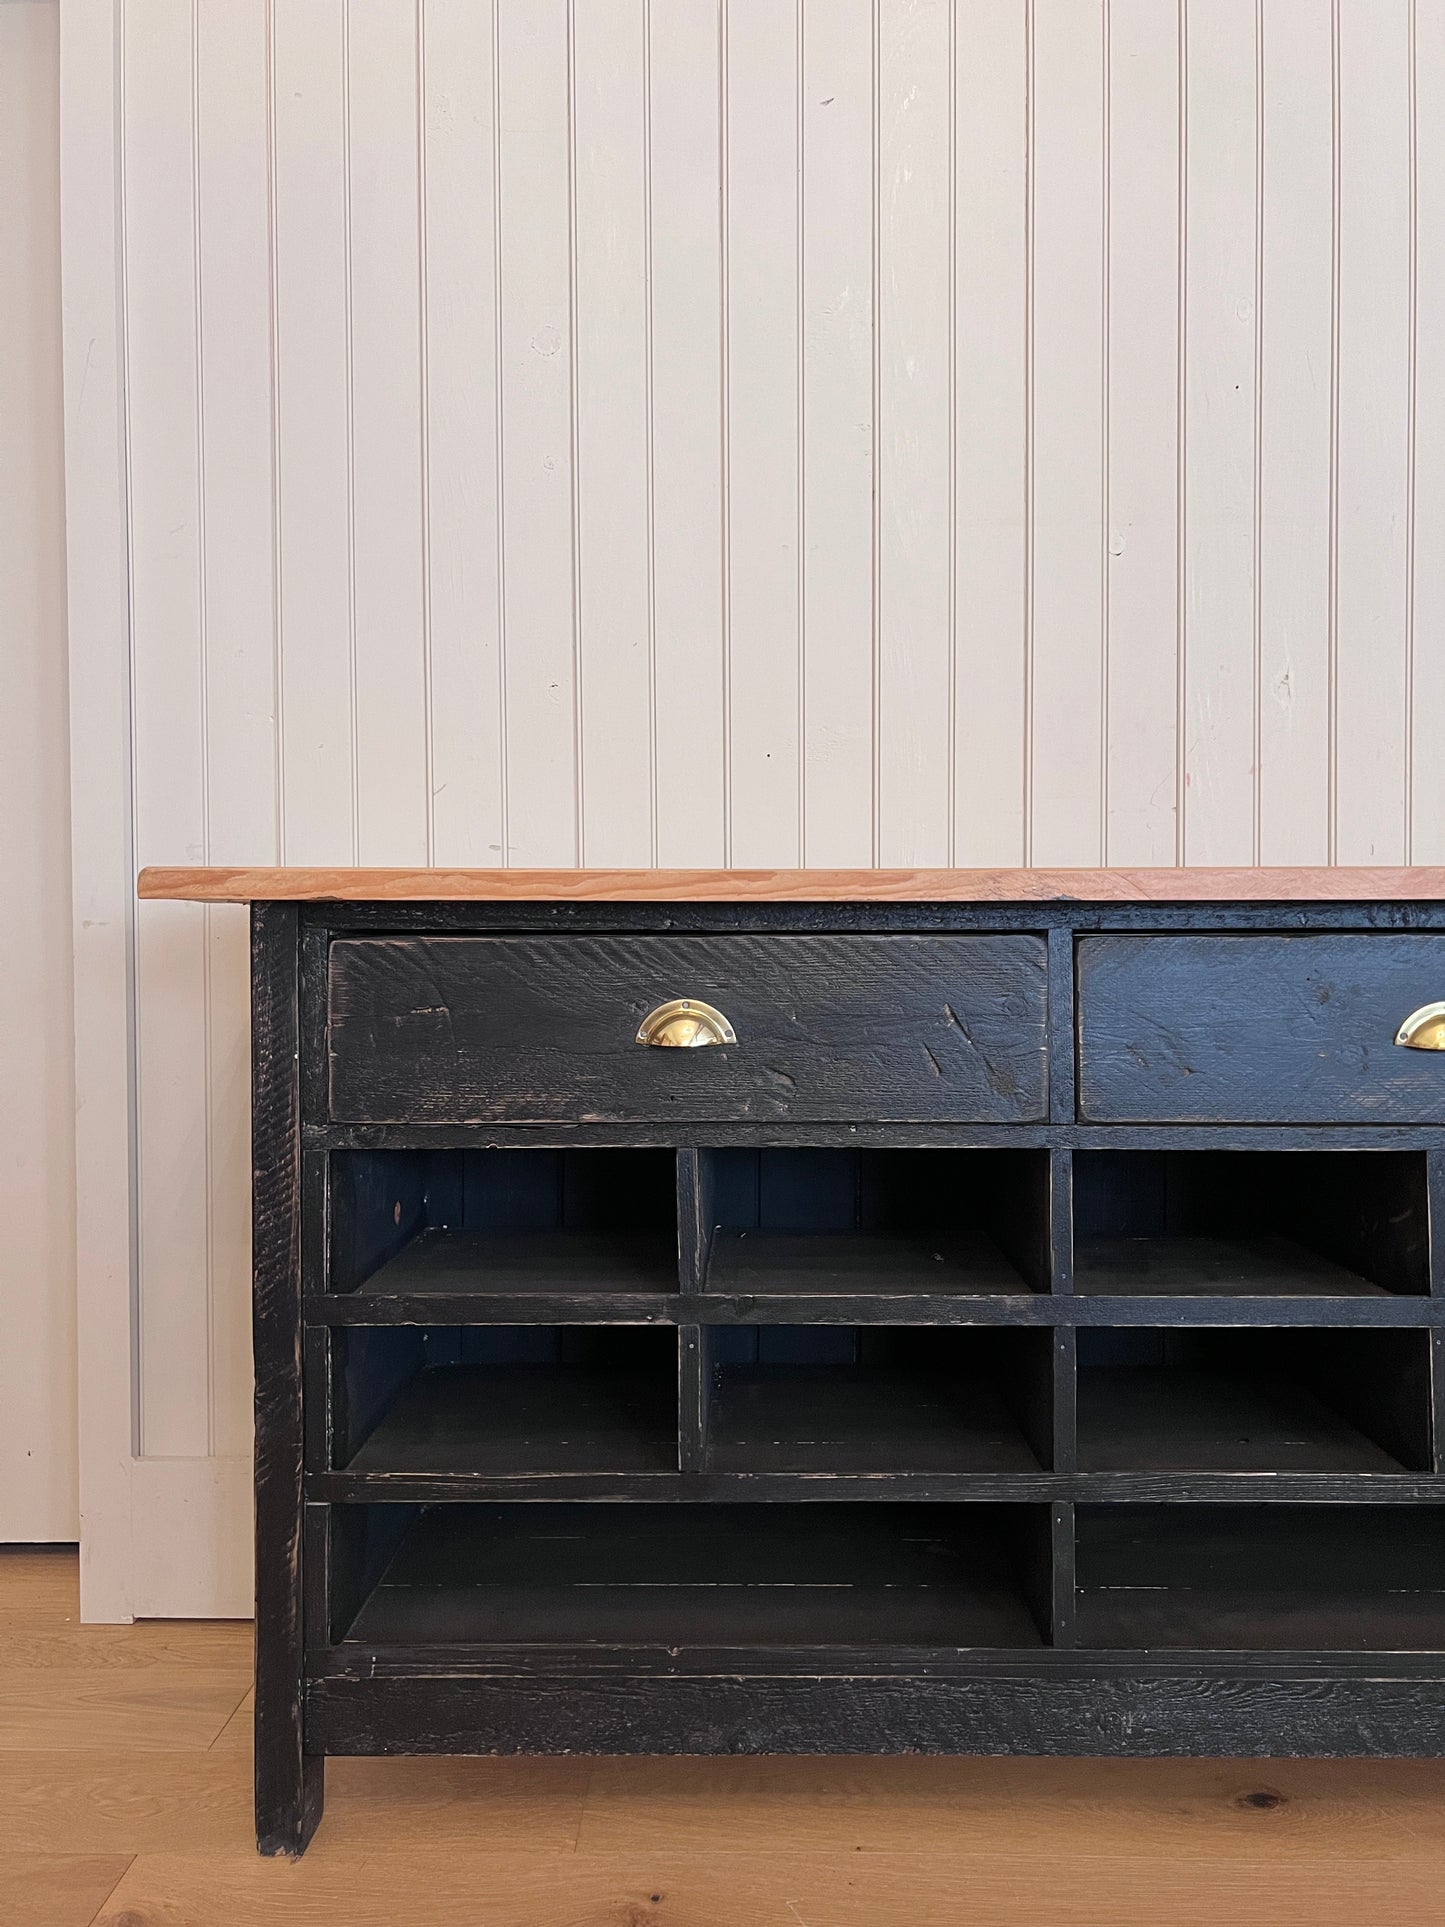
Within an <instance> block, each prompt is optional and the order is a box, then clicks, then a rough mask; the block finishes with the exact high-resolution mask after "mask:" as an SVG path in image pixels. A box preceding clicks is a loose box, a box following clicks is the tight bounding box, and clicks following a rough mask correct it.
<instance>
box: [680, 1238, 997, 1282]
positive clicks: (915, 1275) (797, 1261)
mask: <svg viewBox="0 0 1445 1927" xmlns="http://www.w3.org/2000/svg"><path fill="white" fill-rule="evenodd" d="M707 1289H708V1290H709V1291H718V1292H732V1293H737V1294H742V1293H752V1294H756V1295H758V1296H760V1297H761V1296H766V1295H770V1294H772V1293H777V1292H786V1293H788V1294H790V1295H798V1296H802V1295H805V1294H807V1293H812V1292H816V1293H819V1294H822V1295H838V1296H845V1295H847V1294H849V1293H852V1292H860V1293H863V1292H866V1293H874V1294H879V1295H883V1294H888V1293H893V1292H898V1293H915V1294H919V1295H924V1296H931V1295H945V1294H947V1295H951V1294H953V1293H955V1292H969V1293H978V1294H979V1295H989V1296H1011V1295H1014V1294H1022V1295H1025V1296H1026V1295H1028V1293H1029V1286H1028V1284H1027V1283H1026V1282H1025V1280H1024V1279H1023V1278H1022V1277H1021V1276H1020V1274H1019V1272H1018V1271H1017V1270H1016V1269H1015V1268H1014V1266H1013V1265H1011V1264H1010V1263H1009V1261H1008V1259H1007V1258H1005V1256H1004V1254H1003V1252H1002V1251H1000V1249H999V1248H998V1246H997V1245H996V1244H995V1243H994V1242H993V1241H992V1239H990V1238H986V1237H983V1236H982V1235H978V1236H973V1237H968V1236H956V1235H955V1236H951V1237H946V1238H928V1237H889V1236H886V1235H884V1234H880V1233H873V1234H869V1233H863V1232H835V1233H826V1232H768V1231H721V1232H719V1233H718V1235H717V1238H716V1240H715V1242H714V1244H713V1249H712V1257H711V1259H710V1261H709V1264H708V1271H707Z"/></svg>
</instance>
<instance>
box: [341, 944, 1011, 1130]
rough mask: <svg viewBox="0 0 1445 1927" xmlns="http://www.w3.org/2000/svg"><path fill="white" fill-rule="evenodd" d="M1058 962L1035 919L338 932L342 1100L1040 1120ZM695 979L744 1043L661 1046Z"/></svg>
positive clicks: (464, 1111)
mask: <svg viewBox="0 0 1445 1927" xmlns="http://www.w3.org/2000/svg"><path fill="white" fill-rule="evenodd" d="M1045 959H1046V949H1045V945H1044V944H1043V942H1042V941H1041V940H1040V939H1039V938H1037V937H1031V936H1012V937H1010V936H994V937H954V938H937V937H911V936H909V937H824V936H817V937H776V938H769V939H766V940H759V939H757V938H750V937H726V938H708V937H686V938H676V937H663V936H657V937H636V938H631V937H621V936H617V937H607V938H583V939H560V940H559V939H556V938H533V937H514V938H509V939H505V940H499V939H490V938H485V937H462V938H457V937H417V938H383V939H364V940H361V941H344V942H340V943H334V944H333V945H332V947H331V960H330V995H329V1015H330V1032H329V1035H330V1066H331V1072H330V1109H331V1115H332V1116H333V1117H334V1118H336V1119H338V1120H341V1121H349V1122H361V1123H368V1122H370V1123H387V1122H393V1121H398V1120H400V1121H423V1120H426V1121H451V1122H466V1121H477V1122H484V1121H488V1120H493V1119H495V1120H497V1121H512V1122H524V1123H540V1124H546V1123H559V1122H567V1121H569V1120H573V1119H583V1120H592V1121H599V1122H610V1123H627V1122H630V1121H632V1120H634V1119H643V1118H646V1119H652V1120H656V1119H670V1118H678V1119H693V1120H696V1119H711V1118H787V1119H790V1120H796V1121H799V1122H803V1123H806V1122H809V1121H811V1120H813V1119H820V1118H845V1119H852V1118H854V1117H855V1116H857V1115H860V1114H862V1115H865V1116H869V1117H874V1118H879V1119H897V1120H905V1121H906V1120H908V1119H914V1118H921V1119H929V1118H960V1119H969V1120H978V1121H980V1122H994V1123H1023V1122H1026V1121H1028V1120H1030V1119H1041V1118H1043V1117H1044V1116H1045V1115H1046V1112H1047V1095H1046V1089H1045V1058H1044V1045H1045V1035H1044V1032H1045V1008H1046V1002H1047V996H1046V982H1045ZM676 997H696V998H698V999H701V1000H703V1001H705V1002H707V1003H710V1004H714V1005H716V1006H717V1007H718V1008H719V1009H720V1010H722V1012H723V1013H724V1015H725V1016H726V1017H728V1019H729V1020H730V1021H731V1023H732V1025H733V1027H734V1029H735V1030H736V1032H737V1038H738V1041H737V1043H736V1044H735V1045H731V1046H715V1047H713V1048H711V1049H708V1050H706V1051H701V1050H696V1051H695V1050H666V1049H639V1048H638V1047H637V1045H636V1042H635V1035H636V1031H637V1028H638V1025H639V1024H640V1023H641V1021H642V1019H643V1018H644V1017H645V1016H646V1014H647V1013H648V1011H649V1010H651V1009H653V1008H654V1007H655V1006H657V1005H660V1004H663V1003H667V1002H669V1001H671V1000H672V999H673V998H676Z"/></svg>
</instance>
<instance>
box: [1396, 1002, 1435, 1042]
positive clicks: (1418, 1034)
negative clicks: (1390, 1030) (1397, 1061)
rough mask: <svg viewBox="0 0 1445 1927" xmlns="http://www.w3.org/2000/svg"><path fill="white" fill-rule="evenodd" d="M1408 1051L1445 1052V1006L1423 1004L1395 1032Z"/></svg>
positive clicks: (1397, 1038)
mask: <svg viewBox="0 0 1445 1927" xmlns="http://www.w3.org/2000/svg"><path fill="white" fill-rule="evenodd" d="M1395 1042H1396V1043H1397V1044H1403V1045H1404V1046H1405V1048H1406V1050H1445V1004H1421V1006H1420V1008H1419V1009H1418V1010H1412V1011H1411V1012H1410V1015H1409V1016H1408V1017H1407V1018H1406V1019H1405V1021H1404V1023H1403V1024H1401V1026H1400V1028H1399V1029H1398V1030H1397V1031H1396V1032H1395Z"/></svg>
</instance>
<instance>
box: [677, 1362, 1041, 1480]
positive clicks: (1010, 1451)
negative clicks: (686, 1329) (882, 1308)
mask: <svg viewBox="0 0 1445 1927" xmlns="http://www.w3.org/2000/svg"><path fill="white" fill-rule="evenodd" d="M701 1336H702V1343H703V1346H704V1350H705V1357H706V1359H707V1361H708V1366H709V1372H708V1377H709V1390H710V1393H711V1407H710V1411H709V1415H708V1424H707V1440H708V1450H707V1467H708V1470H709V1471H712V1472H720V1473H729V1472H731V1473H743V1472H779V1473H782V1472H804V1473H812V1474H815V1475H821V1476H826V1475H828V1474H844V1475H848V1474H851V1475H867V1474H872V1473H880V1474H882V1473H990V1472H1003V1473H1011V1472H1038V1471H1040V1470H1041V1469H1045V1468H1047V1467H1049V1466H1050V1465H1051V1463H1052V1430H1053V1416H1052V1415H1053V1384H1052V1372H1053V1364H1052V1358H1053V1346H1052V1338H1053V1334H1052V1332H1051V1331H1047V1330H1041V1329H1031V1330H1030V1329H1018V1328H1014V1329H1000V1328H993V1329H989V1328H986V1327H977V1326H972V1327H967V1328H956V1327H914V1326H898V1325H756V1326H742V1325H728V1326H718V1325H715V1326H711V1327H706V1328H704V1330H703V1332H702V1334H701Z"/></svg>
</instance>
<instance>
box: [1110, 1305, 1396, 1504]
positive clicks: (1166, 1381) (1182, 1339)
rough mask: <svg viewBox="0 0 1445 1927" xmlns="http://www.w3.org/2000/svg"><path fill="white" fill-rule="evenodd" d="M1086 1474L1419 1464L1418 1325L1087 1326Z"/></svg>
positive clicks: (1385, 1469)
mask: <svg viewBox="0 0 1445 1927" xmlns="http://www.w3.org/2000/svg"><path fill="white" fill-rule="evenodd" d="M1078 1373H1079V1377H1078V1455H1079V1458H1078V1462H1079V1470H1080V1471H1081V1472H1242V1473H1254V1472H1372V1473H1373V1472H1380V1473H1391V1472H1407V1471H1409V1472H1428V1471H1430V1470H1431V1467H1432V1444H1433V1441H1432V1438H1431V1432H1432V1424H1431V1410H1432V1406H1431V1368H1430V1334H1429V1332H1427V1331H1371V1330H1360V1329H1345V1330H1341V1329H1338V1328H1337V1329H1334V1330H1323V1331H1318V1330H1308V1329H1302V1328H1300V1327H1298V1326H1291V1327H1287V1328H1282V1329H1277V1330H1276V1329H1261V1328H1259V1327H1249V1328H1243V1329H1237V1330H1210V1329H1204V1330H1201V1329H1197V1328H1182V1327H1171V1328H1169V1329H1156V1328H1153V1327H1147V1326H1131V1327H1128V1328H1122V1329H1115V1328H1111V1327H1092V1328H1091V1327H1087V1326H1086V1327H1085V1328H1083V1329H1082V1330H1081V1331H1080V1332H1079V1333H1078Z"/></svg>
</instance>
